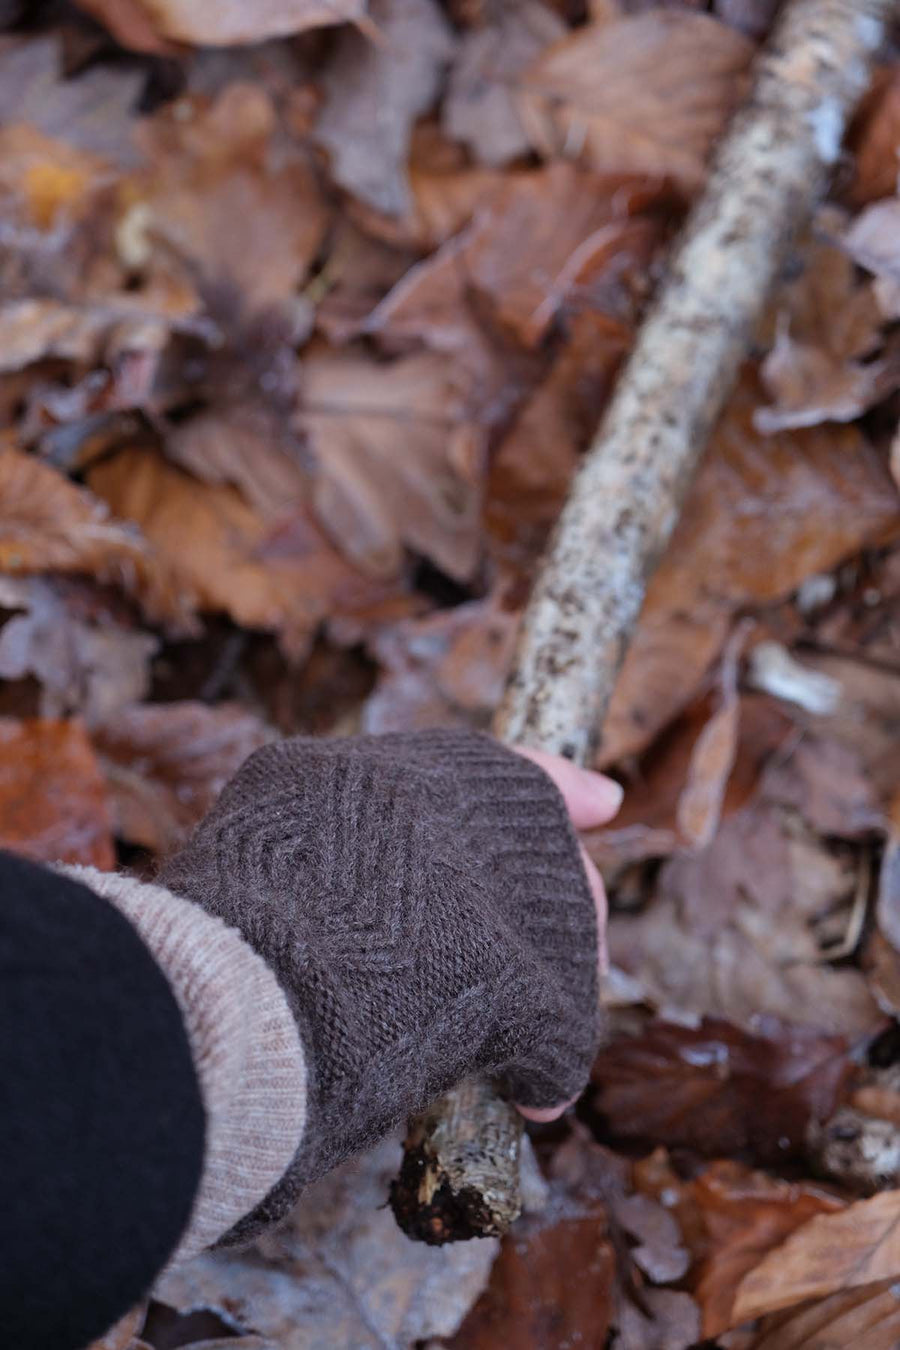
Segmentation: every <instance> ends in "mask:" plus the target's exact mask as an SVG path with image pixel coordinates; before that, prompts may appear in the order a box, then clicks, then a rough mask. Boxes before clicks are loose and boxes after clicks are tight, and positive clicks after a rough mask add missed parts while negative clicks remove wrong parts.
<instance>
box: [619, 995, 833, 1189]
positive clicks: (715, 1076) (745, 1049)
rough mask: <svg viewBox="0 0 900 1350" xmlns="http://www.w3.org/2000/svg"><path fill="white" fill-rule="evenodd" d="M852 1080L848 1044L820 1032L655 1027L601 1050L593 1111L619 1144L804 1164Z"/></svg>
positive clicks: (707, 1025) (779, 1026)
mask: <svg viewBox="0 0 900 1350" xmlns="http://www.w3.org/2000/svg"><path fill="white" fill-rule="evenodd" d="M850 1073H851V1065H850V1060H849V1052H848V1046H847V1042H846V1041H845V1040H844V1039H843V1038H841V1037H839V1036H825V1035H823V1034H822V1033H821V1032H819V1031H817V1030H816V1029H815V1028H813V1027H803V1026H791V1025H787V1024H785V1023H783V1022H781V1021H779V1020H778V1019H777V1018H760V1019H759V1021H758V1025H757V1027H756V1030H755V1032H754V1033H753V1034H751V1033H748V1032H746V1031H742V1030H740V1029H739V1028H737V1027H734V1026H731V1025H730V1024H729V1023H728V1022H724V1021H721V1020H717V1019H714V1018H710V1019H704V1020H703V1021H702V1022H701V1024H700V1025H699V1026H698V1027H688V1026H678V1025H676V1024H670V1023H666V1022H660V1021H655V1022H653V1023H651V1025H650V1026H649V1027H648V1029H647V1030H646V1032H644V1033H643V1034H642V1035H639V1036H637V1037H629V1038H622V1039H619V1040H616V1041H613V1042H612V1044H610V1045H608V1046H607V1047H605V1048H604V1049H603V1050H601V1052H600V1055H599V1057H598V1059H597V1061H596V1063H595V1065H594V1069H593V1072H592V1077H593V1081H594V1083H595V1084H596V1085H597V1088H596V1092H595V1094H594V1098H593V1107H594V1108H595V1109H596V1110H597V1111H599V1112H600V1113H601V1115H602V1116H603V1118H604V1121H605V1123H606V1125H607V1126H608V1128H609V1129H610V1130H611V1131H612V1133H613V1135H615V1136H618V1137H619V1138H623V1139H638V1140H641V1141H642V1142H643V1143H645V1144H646V1143H656V1144H660V1143H661V1144H665V1145H666V1146H667V1147H670V1148H689V1149H691V1150H693V1151H695V1152H698V1153H702V1154H705V1155H706V1156H712V1157H715V1156H717V1155H722V1154H733V1153H737V1154H743V1153H747V1152H749V1154H750V1155H751V1157H753V1159H754V1160H755V1161H756V1162H758V1163H761V1164H762V1163H769V1164H779V1163H783V1162H785V1161H787V1160H788V1159H789V1158H792V1157H794V1158H796V1157H800V1158H802V1157H803V1156H804V1151H805V1147H806V1131H807V1129H808V1127H809V1124H810V1122H811V1121H819V1122H821V1121H823V1120H826V1119H827V1118H828V1117H829V1116H830V1115H831V1114H832V1112H833V1111H834V1110H835V1107H836V1106H837V1104H838V1101H839V1100H840V1097H841V1094H842V1092H843V1091H844V1089H845V1087H846V1084H847V1081H848V1079H849V1076H850Z"/></svg>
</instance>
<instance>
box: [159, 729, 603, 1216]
mask: <svg viewBox="0 0 900 1350" xmlns="http://www.w3.org/2000/svg"><path fill="white" fill-rule="evenodd" d="M160 881H161V882H162V883H163V884H164V885H166V886H168V887H169V888H170V889H171V890H173V891H175V892H176V893H177V894H179V895H182V896H186V897H188V898H189V899H191V900H194V901H196V902H197V903H198V904H200V905H202V906H203V907H204V908H205V909H206V910H207V911H209V912H210V913H212V914H217V915H219V916H220V917H221V918H223V919H224V920H226V922H228V923H230V924H233V925H235V926H236V927H237V928H239V929H240V931H241V932H242V934H243V935H244V937H245V938H246V939H247V941H248V942H250V943H251V944H252V945H253V946H254V947H255V948H256V950H257V951H259V952H260V953H261V954H262V955H263V956H264V957H265V958H266V960H267V961H268V962H269V964H270V965H271V967H272V968H273V969H274V971H275V973H276V974H277V976H278V979H279V980H280V982H281V984H282V987H283V988H284V990H285V993H286V994H287V997H288V1000H289V1002H290V1005H291V1008H292V1011H293V1013H294V1015H295V1017H296V1019H297V1023H298V1026H299V1028H300V1033H301V1036H302V1039H303V1045H304V1049H305V1052H306V1056H307V1065H308V1071H309V1098H308V1106H307V1111H308V1115H307V1127H306V1130H305V1132H304V1137H303V1140H302V1143H301V1145H300V1148H299V1150H298V1153H297V1155H296V1157H295V1158H294V1161H293V1163H292V1165H291V1167H290V1169H289V1170H288V1172H287V1173H286V1175H285V1176H284V1178H282V1180H281V1181H280V1182H279V1184H278V1185H277V1186H276V1187H275V1188H274V1190H273V1191H271V1192H270V1193H269V1195H268V1196H267V1197H266V1199H265V1200H264V1201H263V1202H262V1204H261V1205H259V1206H257V1208H256V1210H255V1211H254V1212H253V1214H251V1215H249V1216H248V1217H247V1219H245V1220H243V1221H242V1222H241V1223H240V1224H239V1225H238V1226H237V1228H235V1229H233V1230H232V1232H231V1233H230V1234H229V1235H228V1238H227V1241H239V1240H244V1239H245V1238H247V1237H248V1236H251V1235H252V1233H253V1232H255V1231H256V1230H257V1228H258V1227H259V1226H260V1225H261V1223H263V1222H265V1223H271V1222H272V1221H274V1220H276V1219H278V1218H279V1217H281V1216H282V1215H283V1214H284V1213H285V1212H286V1211H287V1209H288V1208H289V1206H290V1205H291V1204H292V1203H293V1201H294V1200H295V1198H296V1196H297V1194H298V1193H299V1191H300V1190H301V1189H302V1187H303V1186H304V1185H306V1184H307V1183H308V1182H310V1181H312V1180H314V1179H315V1178H316V1177H318V1176H321V1175H322V1173H323V1172H325V1171H327V1170H328V1169H329V1168H331V1167H333V1166H335V1164H337V1163H339V1162H340V1161H341V1160H342V1159H344V1158H346V1157H348V1156H349V1155H350V1154H352V1153H355V1152H357V1151H358V1150H360V1149H362V1148H364V1147H366V1146H367V1145H369V1144H371V1143H373V1142H374V1141H376V1140H377V1139H378V1138H380V1137H381V1136H383V1135H384V1134H385V1133H387V1132H388V1131H389V1130H390V1129H391V1128H393V1127H394V1126H395V1125H396V1124H397V1123H398V1122H399V1121H401V1120H402V1119H403V1118H404V1117H405V1116H407V1115H410V1114H412V1113H413V1112H415V1111H418V1110H420V1109H421V1108H422V1107H423V1106H424V1105H426V1104H427V1103H428V1102H429V1101H431V1100H433V1099H434V1098H435V1097H436V1096H438V1095H439V1094H440V1093H441V1092H443V1091H445V1090H446V1089H447V1088H448V1087H450V1086H451V1085H452V1084H453V1083H455V1082H458V1081H459V1080H460V1079H461V1078H463V1077H464V1076H466V1075H467V1074H470V1073H476V1072H477V1073H487V1074H492V1075H495V1076H496V1077H497V1078H498V1079H500V1080H501V1081H502V1083H503V1085H504V1087H505V1088H506V1090H508V1091H509V1092H510V1093H511V1094H512V1095H513V1096H514V1097H515V1099H516V1100H517V1101H519V1102H521V1103H522V1104H526V1105H533V1106H548V1105H554V1104H556V1103H558V1102H560V1101H562V1100H565V1099H567V1098H569V1097H571V1096H573V1095H574V1094H575V1093H576V1092H578V1091H579V1089H580V1088H581V1087H582V1086H583V1085H584V1083H585V1081H586V1079H587V1076H588V1072H589V1069H590V1064H591V1059H592V1056H593V1053H594V1050H595V1047H596V1043H597V1035H598V1014H597V926H596V918H595V913H594V904H593V900H592V897H591V893H590V889H589V886H588V882H587V878H586V876H585V873H584V868H583V866H582V864H581V859H580V856H579V852H578V846H577V840H576V837H575V834H574V831H573V829H572V826H571V823H570V821H569V818H568V815H567V812H566V809H565V805H564V803H563V800H562V798H561V796H560V794H559V792H558V791H557V789H556V787H555V786H554V784H553V783H552V782H551V781H550V779H549V778H548V776H547V775H546V774H545V773H544V771H543V770H542V769H539V768H538V767H537V766H536V765H534V764H532V763H530V762H529V761H528V760H525V759H523V758H522V757H521V756H519V755H516V754H514V753H513V752H512V751H510V750H507V749H505V748H504V747H503V746H501V745H499V744H497V743H496V742H495V741H492V740H491V739H490V738H488V737H487V736H479V735H474V734H471V733H468V732H460V731H430V732H421V733H415V734H404V735H390V736H381V737H360V738H354V739H334V740H315V739H307V738H297V739H293V740H287V741H282V742H280V743H278V744H275V745H270V746H266V747H264V748H263V749H262V750H258V751H257V752H256V753H255V754H254V755H252V756H251V757H250V759H248V760H247V762H246V764H245V765H244V766H243V767H242V768H241V770H240V772H239V773H238V774H237V776H236V777H235V778H234V779H233V780H232V782H231V783H229V785H228V786H227V787H226V788H225V791H224V792H223V793H222V796H221V797H220V799H219V801H218V803H217V804H216V806H215V807H214V809H213V811H212V812H211V813H210V815H209V816H208V817H207V818H206V820H205V821H204V822H203V823H202V825H201V826H200V827H199V829H198V830H197V832H196V834H195V835H194V837H193V839H192V840H191V841H190V842H189V843H188V844H187V846H186V847H185V848H184V849H183V850H182V851H181V852H180V853H179V854H177V855H176V856H175V857H174V858H172V859H171V861H170V862H169V863H168V864H167V865H166V866H165V867H164V868H163V870H162V873H161V876H160Z"/></svg>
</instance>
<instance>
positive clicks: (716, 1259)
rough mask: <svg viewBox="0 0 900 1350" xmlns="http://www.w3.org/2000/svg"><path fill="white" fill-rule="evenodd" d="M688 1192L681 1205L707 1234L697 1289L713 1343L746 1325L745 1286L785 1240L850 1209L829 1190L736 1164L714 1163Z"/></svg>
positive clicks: (706, 1326)
mask: <svg viewBox="0 0 900 1350" xmlns="http://www.w3.org/2000/svg"><path fill="white" fill-rule="evenodd" d="M686 1189H687V1190H688V1192H689V1194H688V1195H687V1196H686V1197H685V1198H684V1199H683V1200H682V1202H681V1203H682V1205H684V1204H687V1205H688V1206H690V1208H691V1209H692V1210H693V1211H694V1213H695V1214H696V1215H697V1216H699V1220H700V1222H701V1224H702V1226H703V1230H704V1234H705V1244H706V1254H705V1255H704V1257H703V1260H702V1263H701V1265H700V1268H699V1270H698V1272H697V1279H696V1286H695V1288H696V1295H697V1299H698V1302H699V1303H700V1307H701V1309H702V1311H703V1333H704V1335H706V1336H709V1337H713V1336H718V1335H720V1334H721V1333H722V1332H723V1331H725V1330H726V1329H727V1328H728V1327H730V1326H735V1325H737V1324H738V1323H739V1322H741V1321H743V1320H746V1319H744V1318H742V1317H740V1316H739V1315H738V1314H737V1312H736V1308H735V1299H736V1297H739V1295H740V1290H741V1288H742V1287H743V1282H744V1280H745V1278H747V1277H749V1278H752V1277H753V1272H754V1271H755V1270H757V1269H758V1268H759V1266H760V1264H761V1263H762V1262H765V1261H766V1259H767V1258H768V1256H769V1254H770V1253H772V1252H775V1251H777V1250H778V1249H779V1247H780V1245H781V1244H782V1243H783V1242H784V1240H785V1238H787V1237H789V1236H790V1234H792V1233H795V1232H797V1231H798V1230H802V1228H803V1227H804V1226H805V1225H806V1224H808V1223H809V1222H810V1220H814V1219H816V1217H817V1216H819V1215H822V1214H824V1215H829V1216H830V1215H834V1214H837V1213H840V1211H841V1210H842V1209H843V1205H844V1201H842V1200H840V1199H838V1198H837V1197H836V1196H833V1195H830V1194H829V1193H828V1191H827V1190H825V1189H824V1188H817V1187H815V1186H812V1185H807V1184H798V1183H793V1182H792V1183H789V1182H785V1181H780V1180H778V1179H776V1178H773V1177H769V1176H766V1175H765V1174H764V1173H761V1172H749V1171H748V1170H747V1169H746V1168H743V1167H741V1166H740V1165H739V1164H737V1163H732V1162H719V1163H714V1164H713V1165H712V1166H711V1167H709V1168H707V1169H706V1171H704V1172H703V1173H701V1175H700V1176H699V1177H697V1178H696V1180H694V1181H693V1182H691V1183H689V1186H688V1188H686Z"/></svg>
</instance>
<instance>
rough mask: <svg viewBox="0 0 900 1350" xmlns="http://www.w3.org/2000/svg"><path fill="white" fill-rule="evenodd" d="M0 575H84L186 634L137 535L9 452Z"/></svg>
mask: <svg viewBox="0 0 900 1350" xmlns="http://www.w3.org/2000/svg"><path fill="white" fill-rule="evenodd" d="M0 571H3V572H8V573H12V574H28V573H35V572H75V573H79V572H80V573H85V574H86V575H88V576H92V577H94V578H96V580H98V581H109V582H114V583H116V584H117V585H119V586H121V587H122V588H123V589H124V590H126V591H128V592H129V593H131V594H139V595H140V598H141V600H142V601H143V603H144V604H145V605H146V606H147V609H148V610H149V612H150V613H151V614H152V615H154V616H158V617H161V618H164V619H165V620H167V621H171V622H172V623H173V624H175V625H176V626H180V627H181V628H182V629H184V628H185V627H186V625H187V620H188V618H189V615H190V604H189V602H186V598H185V597H184V596H183V595H181V594H179V592H178V590H177V588H176V586H175V585H174V579H173V577H172V575H171V574H170V573H169V572H168V570H167V568H166V566H165V564H164V563H162V564H161V563H160V562H159V560H158V559H157V558H155V557H154V555H153V552H152V550H151V549H150V548H148V545H147V541H146V540H145V539H144V538H142V536H141V534H140V533H139V531H138V530H136V529H134V528H133V527H129V526H128V525H127V524H125V523H124V522H123V521H116V520H112V519H111V518H110V513H109V509H108V507H107V506H106V505H105V504H104V503H103V502H102V501H100V500H98V498H97V497H95V496H92V494H91V493H90V492H87V491H85V490H84V489H83V488H80V487H76V485H75V484H74V483H71V482H70V481H69V480H68V479H66V478H63V476H62V475H61V474H60V473H58V472H57V471H56V469H53V468H51V467H50V465H49V464H44V463H42V462H41V461H40V460H38V459H36V458H35V457H34V456H33V455H26V454H24V453H23V452H22V451H20V450H16V449H15V448H13V447H11V446H7V447H5V448H3V449H0Z"/></svg>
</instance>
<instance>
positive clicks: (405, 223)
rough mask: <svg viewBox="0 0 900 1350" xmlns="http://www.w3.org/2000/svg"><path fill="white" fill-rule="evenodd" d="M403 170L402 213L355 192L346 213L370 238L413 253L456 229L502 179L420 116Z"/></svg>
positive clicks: (443, 240) (433, 245)
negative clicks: (406, 197) (405, 198)
mask: <svg viewBox="0 0 900 1350" xmlns="http://www.w3.org/2000/svg"><path fill="white" fill-rule="evenodd" d="M407 175H408V178H409V189H410V194H411V200H410V203H409V209H408V210H407V211H406V212H405V213H404V214H403V215H401V216H397V215H391V214H387V213H385V212H384V211H378V210H376V209H375V208H374V207H373V206H369V205H368V204H367V203H365V202H363V201H360V200H359V198H356V197H351V198H349V199H348V201H347V212H348V217H349V219H351V220H353V221H354V223H355V224H357V225H358V226H359V228H360V229H362V230H363V231H364V232H365V233H366V235H368V236H369V237H370V238H373V239H378V240H381V241H382V242H383V243H385V244H390V245H392V246H393V247H394V248H404V249H415V250H418V251H419V253H423V252H429V251H430V250H431V249H434V248H437V247H438V246H439V245H440V244H443V243H446V241H447V240H448V239H449V238H450V237H451V236H452V235H454V234H457V233H458V232H459V231H460V230H461V229H462V228H463V226H464V225H466V224H468V222H469V221H470V220H471V219H472V217H473V215H474V214H475V212H476V210H477V208H478V206H479V204H480V203H481V201H482V200H483V198H484V197H486V196H487V195H488V193H489V192H491V191H492V190H494V189H495V188H496V187H497V186H498V185H499V184H500V183H501V182H502V180H503V174H502V173H501V172H500V171H499V170H496V169H488V168H482V167H480V166H479V165H473V164H472V163H471V162H470V160H469V156H468V155H467V154H466V153H465V151H464V150H463V148H462V147H461V146H460V145H458V144H456V143H455V142H454V141H451V140H449V139H448V138H447V137H446V136H445V135H444V134H443V132H442V131H441V130H440V128H439V127H438V126H437V125H436V123H434V122H432V121H420V122H418V123H417V124H416V125H415V127H414V128H413V131H412V137H411V142H410V151H409V160H408V163H407ZM414 261H416V259H413V258H411V259H410V260H409V263H410V264H412V263H413V262H414ZM403 270H404V271H405V270H406V269H405V268H404V269H403ZM396 280H399V276H398V277H397V278H396Z"/></svg>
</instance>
